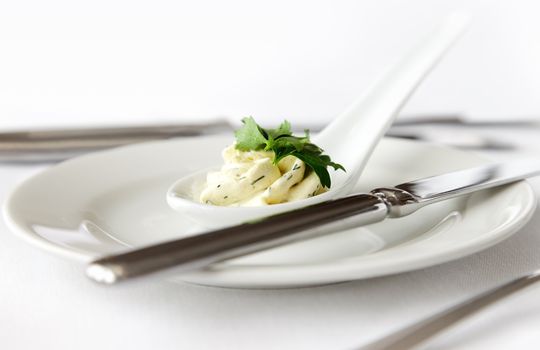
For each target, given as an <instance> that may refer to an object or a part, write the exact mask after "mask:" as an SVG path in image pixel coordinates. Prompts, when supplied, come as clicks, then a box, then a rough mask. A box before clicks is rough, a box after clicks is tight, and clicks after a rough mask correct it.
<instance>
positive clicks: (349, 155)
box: [314, 13, 468, 184]
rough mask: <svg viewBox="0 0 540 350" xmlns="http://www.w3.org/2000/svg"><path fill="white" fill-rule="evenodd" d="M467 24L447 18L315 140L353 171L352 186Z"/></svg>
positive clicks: (460, 17)
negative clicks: (391, 127) (421, 84)
mask: <svg viewBox="0 0 540 350" xmlns="http://www.w3.org/2000/svg"><path fill="white" fill-rule="evenodd" d="M467 23H468V16H467V15H465V14H459V13H455V14H453V15H450V16H449V17H447V18H446V19H445V21H444V22H443V23H442V25H440V26H439V27H438V28H436V30H435V31H433V32H432V33H431V35H430V36H429V37H428V38H426V39H425V40H424V41H422V42H421V43H420V45H418V46H416V47H414V48H413V50H412V51H410V52H409V53H408V54H406V55H405V56H404V57H402V58H401V59H400V60H399V61H398V62H397V63H396V64H394V65H393V66H391V67H390V69H389V70H388V71H386V72H385V73H384V74H383V75H382V76H381V77H380V78H379V79H378V80H377V81H375V83H374V84H373V85H372V86H371V87H370V88H368V89H367V91H366V93H365V94H364V95H363V96H361V97H360V98H359V99H358V100H357V101H356V102H354V103H353V104H352V105H351V106H350V107H349V108H348V109H346V110H345V111H344V112H343V113H342V114H341V115H339V116H338V117H337V118H336V119H334V120H333V121H332V122H331V123H330V124H329V125H328V126H327V127H326V128H325V129H324V130H322V131H321V133H320V134H319V135H317V136H316V137H315V138H314V139H315V142H316V143H317V144H319V145H320V146H321V147H322V148H323V149H324V150H325V151H326V152H327V153H328V154H331V155H332V156H333V157H335V158H336V161H337V162H339V163H341V164H343V165H344V166H345V168H346V169H347V170H348V171H349V175H348V176H349V180H348V183H349V184H354V183H356V180H357V179H358V177H359V176H360V174H361V172H362V171H363V169H364V167H365V164H366V162H367V161H368V159H369V157H370V156H371V154H372V152H373V150H374V148H375V146H376V145H377V143H378V141H379V140H380V139H381V138H382V137H383V135H384V134H385V132H386V131H387V130H388V129H389V128H390V126H391V124H392V123H393V121H394V119H395V118H396V116H397V114H398V113H399V111H400V110H401V108H402V107H403V105H404V104H405V103H406V102H407V100H408V99H409V98H410V96H411V95H412V94H413V92H414V91H415V90H416V88H417V87H418V85H419V84H420V83H421V82H422V80H423V79H424V78H425V77H426V76H427V74H428V73H429V72H430V71H431V70H432V68H433V67H434V66H435V65H436V64H437V63H438V62H439V60H440V59H441V58H442V57H443V55H444V54H445V53H446V52H447V51H448V50H449V49H450V47H451V46H452V45H453V43H454V42H455V41H456V40H457V39H458V38H459V37H460V35H461V34H462V33H463V32H464V30H465V28H466V26H467ZM338 141H339V142H338ZM351 150H355V151H354V152H351Z"/></svg>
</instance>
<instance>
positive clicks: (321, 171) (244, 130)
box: [234, 117, 345, 188]
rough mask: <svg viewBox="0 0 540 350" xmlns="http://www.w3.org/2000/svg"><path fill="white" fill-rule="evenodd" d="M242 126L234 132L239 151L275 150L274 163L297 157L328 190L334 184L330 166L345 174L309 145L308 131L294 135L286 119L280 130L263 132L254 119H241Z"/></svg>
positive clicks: (316, 148) (318, 149)
mask: <svg viewBox="0 0 540 350" xmlns="http://www.w3.org/2000/svg"><path fill="white" fill-rule="evenodd" d="M242 123H243V124H244V125H243V126H242V127H241V128H240V129H238V130H237V131H236V132H235V133H234V134H235V136H236V148H237V149H239V150H241V151H251V150H253V151H259V150H265V151H273V152H274V154H275V157H274V164H277V163H278V162H279V161H280V160H281V159H283V158H285V157H286V156H289V155H292V156H295V157H297V158H298V159H300V160H302V161H303V162H304V163H305V164H306V165H307V166H308V167H309V168H311V169H312V170H313V171H314V172H315V174H317V176H318V177H319V180H320V181H321V185H323V186H324V187H328V188H330V186H331V184H332V183H331V180H330V174H329V172H328V167H332V168H334V170H343V171H345V168H344V167H343V166H342V165H341V164H338V163H334V162H332V160H331V159H330V157H329V156H328V155H326V154H323V152H324V151H323V150H322V149H321V148H320V147H319V146H317V145H315V144H313V143H311V142H310V139H309V130H306V131H305V133H306V134H305V136H303V137H299V136H293V134H292V132H291V123H289V122H288V121H286V120H285V121H284V122H283V123H281V124H280V125H279V126H278V128H277V129H264V128H262V127H261V126H259V125H258V124H257V123H256V122H255V119H253V117H247V118H244V119H242Z"/></svg>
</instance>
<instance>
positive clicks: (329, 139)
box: [167, 14, 468, 228]
mask: <svg viewBox="0 0 540 350" xmlns="http://www.w3.org/2000/svg"><path fill="white" fill-rule="evenodd" d="M467 23H468V16H467V15H463V14H453V15H451V16H449V17H448V18H447V19H446V20H445V21H444V22H443V24H442V25H441V26H440V27H439V28H437V30H435V31H434V32H433V33H432V35H431V36H429V37H428V38H427V39H426V40H425V41H423V42H422V43H421V44H420V45H419V46H418V47H416V48H414V49H413V50H412V51H411V52H410V53H408V54H407V55H405V56H404V57H403V58H402V59H401V60H400V61H398V62H397V64H395V65H393V66H392V67H391V68H390V69H389V70H388V71H387V72H386V73H385V74H383V75H382V77H381V78H380V79H379V80H377V81H376V82H375V83H374V84H373V85H372V86H371V88H369V89H368V90H367V92H366V93H365V94H364V95H363V96H361V97H360V98H359V99H358V100H357V101H356V102H355V103H353V104H352V105H351V106H350V107H349V108H348V109H347V110H345V112H343V113H342V114H341V115H339V116H338V117H337V118H335V119H334V120H333V121H332V122H331V123H330V124H329V125H328V126H327V127H326V128H324V130H322V131H321V132H320V133H319V134H318V135H317V136H315V137H314V138H313V142H314V143H315V144H317V145H319V146H320V147H321V148H323V149H324V150H325V153H326V154H329V155H330V156H331V157H332V159H334V160H335V161H336V162H337V163H340V164H342V165H343V166H344V167H345V169H347V172H341V171H338V172H332V173H331V177H332V187H331V188H330V189H329V190H328V191H327V192H324V193H322V194H319V195H317V196H314V197H310V198H307V199H302V200H298V201H294V202H287V203H281V204H273V205H266V206H260V207H231V206H228V207H222V206H214V205H207V204H203V203H199V201H198V199H199V195H200V193H201V190H202V189H203V187H204V184H205V182H206V174H207V173H208V172H209V171H212V170H217V169H218V168H217V167H216V168H212V169H205V170H202V171H198V172H195V173H193V174H190V175H188V176H186V177H183V178H181V179H179V180H178V181H177V182H175V183H174V184H173V185H172V186H171V188H170V189H169V191H168V192H167V202H168V204H169V205H170V206H171V208H173V209H175V210H177V211H179V212H181V213H182V214H184V215H185V216H188V217H190V218H191V219H193V220H194V221H196V222H198V223H199V224H201V225H203V226H206V227H212V228H216V227H223V226H228V225H233V224H239V223H242V222H245V221H249V220H253V219H256V218H260V217H265V216H269V215H273V214H278V213H282V212H285V211H290V210H293V209H297V208H300V207H303V206H308V205H312V204H316V203H319V202H322V201H326V200H329V199H332V198H337V197H341V196H343V195H346V194H348V193H349V192H350V191H351V190H352V187H353V186H354V185H355V184H356V183H357V182H358V179H359V177H360V175H361V173H362V171H363V170H364V167H365V165H366V163H367V161H368V159H369V157H370V156H371V154H372V153H373V150H374V149H375V146H376V145H377V143H378V141H379V140H380V139H381V138H382V137H383V135H384V134H385V133H386V131H387V130H388V128H389V127H390V125H391V124H392V123H393V121H394V119H395V117H396V116H397V114H398V112H399V111H400V110H401V108H402V107H403V105H404V104H405V102H406V101H407V100H408V99H409V98H410V96H411V95H412V93H413V92H414V91H415V90H416V88H417V86H418V85H419V84H420V82H421V81H422V80H423V79H424V78H425V76H426V75H427V74H428V73H429V72H430V71H431V69H432V68H433V67H434V66H435V65H436V64H437V63H438V61H439V60H440V58H441V57H442V56H443V55H444V54H445V53H446V51H447V50H448V49H449V48H450V47H451V46H452V44H453V43H454V42H455V41H456V40H457V38H458V37H459V36H460V34H461V33H462V32H463V31H464V29H465V27H466V24H467Z"/></svg>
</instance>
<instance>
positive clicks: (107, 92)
mask: <svg viewBox="0 0 540 350" xmlns="http://www.w3.org/2000/svg"><path fill="white" fill-rule="evenodd" d="M254 3H256V2H250V1H247V2H246V1H241V0H235V1H231V2H220V1H213V2H209V3H208V2H207V1H204V2H203V1H201V2H182V1H173V2H167V1H151V2H148V3H146V4H145V2H144V1H142V2H131V1H123V0H118V1H105V2H100V1H96V2H92V3H79V2H64V1H60V0H54V1H47V2H43V1H29V2H27V1H18V2H6V3H5V4H2V5H0V76H1V78H0V129H1V130H7V129H13V128H27V127H30V126H36V125H37V126H55V125H62V126H63V125H72V126H75V125H88V124H95V123H98V124H105V123H107V124H118V123H125V122H144V123H152V122H155V121H158V120H163V121H172V120H175V121H176V120H179V119H180V120H186V119H187V118H188V117H190V118H192V119H193V118H197V117H200V116H214V115H221V114H225V115H229V116H234V117H235V118H236V117H237V116H242V115H248V114H253V115H254V116H255V117H257V118H259V119H263V120H267V121H268V120H281V119H282V118H284V117H287V118H289V119H291V120H293V121H304V122H314V121H325V120H327V119H328V117H329V116H332V115H335V114H336V113H337V112H339V111H340V110H342V109H343V108H344V107H345V106H346V105H347V104H348V103H350V102H351V101H352V99H353V98H354V97H356V96H357V95H358V93H359V92H361V91H363V89H365V88H366V87H367V86H368V85H369V84H370V82H371V81H372V80H373V78H374V77H375V76H376V75H377V74H378V73H379V72H380V71H381V69H383V68H384V66H385V65H386V64H388V63H389V62H392V61H393V60H394V58H395V55H397V54H400V53H402V52H403V51H404V50H405V49H406V48H408V47H410V45H411V44H412V43H413V42H414V40H413V38H415V37H417V36H420V35H423V33H424V32H425V29H426V28H427V27H429V26H431V25H432V24H433V23H434V22H435V21H436V20H437V19H440V18H441V17H442V16H443V15H444V14H445V13H448V12H449V11H451V10H453V9H460V8H465V9H469V10H471V11H472V12H473V13H474V14H475V15H476V22H475V25H474V26H473V27H472V28H471V31H470V33H469V34H467V36H466V37H464V39H463V41H462V42H460V43H459V45H458V46H456V48H455V50H454V51H453V52H452V53H451V54H450V56H449V57H448V58H447V59H446V60H445V61H444V62H443V64H442V65H441V66H440V67H439V68H438V69H437V70H436V71H435V72H434V74H433V76H432V77H430V78H429V79H428V81H427V82H426V84H425V85H423V87H422V88H421V89H420V91H419V92H418V94H417V95H416V96H415V98H414V99H413V100H412V101H411V103H410V104H409V105H408V107H407V108H408V109H407V111H408V112H426V113H427V112H439V111H450V112H454V111H467V112H469V113H470V114H471V115H473V116H475V117H484V116H487V117H493V116H506V117H507V119H508V118H512V117H514V116H519V115H525V114H534V113H540V105H539V104H538V101H539V99H538V94H539V90H538V86H540V75H539V74H538V72H539V68H538V67H540V65H538V62H539V60H538V55H539V53H540V45H539V41H538V40H537V38H538V37H539V36H540V25H539V24H538V23H539V22H538V20H537V17H538V10H539V9H538V2H536V1H534V0H529V1H527V0H520V1H497V2H487V1H482V0H474V1H469V0H467V1H466V0H451V1H446V0H445V1H437V2H434V1H429V0H413V1H407V2H396V1H363V2H360V1H351V2H335V1H321V2H314V1H297V2H291V1H284V2H281V1H276V2H271V3H269V2H267V3H266V5H263V4H261V3H259V4H258V5H255V4H254ZM182 116H183V117H182ZM236 119H237V118H236ZM493 132H494V133H495V134H498V135H500V136H501V137H504V138H505V139H507V140H508V141H511V142H518V143H521V148H520V149H519V150H518V151H517V152H515V153H503V154H495V153H493V154H490V156H492V157H495V158H500V159H505V158H508V157H510V158H511V157H515V156H516V155H523V154H529V155H531V154H538V152H539V151H540V139H539V138H538V134H539V133H538V130H512V131H511V130H498V131H497V130H495V131H493ZM44 167H45V166H39V167H38V166H7V165H0V201H3V199H4V198H5V196H6V194H7V192H8V191H9V190H10V189H12V188H13V187H14V186H15V185H16V184H17V183H18V182H20V181H21V180H23V179H24V178H26V177H27V176H29V175H31V174H32V173H35V172H36V171H39V170H41V169H43V168H44ZM531 183H532V184H533V185H534V187H535V189H536V191H537V192H540V181H539V180H538V179H535V180H533V181H531ZM51 205H54V203H51ZM535 268H540V213H536V214H535V216H534V217H533V218H532V220H531V221H530V222H529V223H528V224H527V225H526V226H525V227H524V228H523V229H521V230H520V231H519V232H518V233H517V234H516V235H514V236H513V237H511V238H510V239H508V240H506V241H504V242H502V243H500V244H498V245H496V246H494V247H492V248H490V249H487V250H486V251H483V252H480V253H477V254H473V255H471V256H469V257H466V258H463V259H460V260H458V261H454V262H450V263H446V264H443V265H440V266H435V267H431V268H427V269H423V270H419V271H415V272H410V273H404V274H400V275H396V276H389V277H384V278H375V279H370V280H365V281H356V282H350V283H343V284H337V285H329V286H322V287H317V288H302V289H290V290H233V289H220V288H209V287H200V286H193V285H188V284H172V283H167V282H156V281H152V282H147V281H141V282H140V283H138V284H125V285H119V286H115V287H112V288H111V287H101V286H97V285H95V284H93V283H90V282H89V281H88V280H87V279H86V277H85V276H84V274H83V267H82V266H79V265H77V264H73V263H72V262H70V261H66V260H63V259H61V258H58V257H56V256H53V255H51V254H49V253H46V252H43V251H41V250H39V249H37V248H34V247H31V246H29V245H28V244H27V243H26V242H24V241H22V240H20V239H18V238H17V237H15V236H13V235H12V234H10V233H9V232H8V230H7V228H6V226H5V224H4V223H3V221H2V222H0V348H1V349H9V350H12V349H58V350H63V349H100V348H105V349H109V348H111V349H112V348H122V349H130V350H137V349H150V348H152V349H160V350H162V349H163V350H167V349H351V348H354V347H357V346H360V345H362V344H365V343H366V342H368V341H370V340H373V339H375V338H377V337H379V336H382V335H384V334H386V333H388V332H391V331H392V330H395V329H398V328H400V327H402V326H405V325H407V324H408V323H410V322H413V321H415V320H418V319H420V318H422V317H424V316H426V315H429V314H431V313H433V312H436V311H438V310H440V309H442V308H444V307H447V306H449V305H452V304H454V303H456V302H459V301H461V300H463V299H465V298H468V297H470V296H472V295H474V294H476V293H479V292H481V291H484V290H486V289H488V288H490V287H492V286H494V285H496V284H498V283H501V282H504V281H506V280H508V279H511V278H512V277H514V276H517V275H519V274H520V273H523V272H526V271H530V270H533V269H535ZM539 296H540V286H536V287H531V288H530V289H528V290H527V291H524V292H523V293H521V294H520V295H516V296H515V297H512V298H509V299H507V300H505V301H504V302H502V303H500V304H498V305H496V306H494V307H492V308H490V309H488V310H486V311H485V312H482V313H480V314H478V315H477V316H475V317H474V318H472V319H470V320H468V321H467V322H465V323H463V324H462V325H461V326H459V327H457V328H455V329H454V330H453V331H451V332H449V333H446V334H444V335H443V336H441V337H439V338H437V339H435V340H434V341H433V342H431V343H430V345H428V346H427V348H431V349H445V348H449V349H456V348H466V349H471V348H474V349H478V348H481V349H510V348H512V349H536V348H538V344H540V298H539Z"/></svg>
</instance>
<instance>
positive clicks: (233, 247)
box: [86, 160, 540, 284]
mask: <svg viewBox="0 0 540 350" xmlns="http://www.w3.org/2000/svg"><path fill="white" fill-rule="evenodd" d="M539 174H540V165H539V162H538V161H531V160H520V161H513V162H508V163H503V164H489V165H484V166H479V167H475V168H471V169H465V170H460V171H456V172H451V173H446V174H441V175H437V176H432V177H428V178H424V179H419V180H416V181H411V182H407V183H403V184H399V185H397V186H394V187H388V188H377V189H374V190H372V191H370V192H369V193H360V194H353V195H350V196H347V197H344V198H339V199H334V200H330V201H326V202H322V203H318V204H315V205H312V206H308V207H304V208H300V209H297V210H293V211H289V212H285V213H282V214H277V215H273V216H270V217H266V218H262V219H259V220H256V221H252V222H248V223H244V224H241V225H237V226H232V227H226V228H223V229H219V230H215V231H211V232H208V233H203V234H199V235H196V236H191V237H187V238H181V239H177V240H173V241H169V242H165V243H160V244H156V245H151V246H147V247H144V248H139V249H135V250H131V251H128V252H124V253H120V254H116V255H110V256H106V257H103V258H100V259H98V260H95V261H93V262H91V263H90V264H89V265H88V267H87V269H86V274H87V276H88V277H89V278H90V279H92V280H94V281H96V282H99V283H104V284H113V283H116V282H119V281H123V280H127V279H131V278H134V277H138V276H143V275H148V274H152V273H156V272H160V271H163V272H170V273H184V272H188V271H192V270H195V269H200V268H203V267H206V266H208V265H210V264H212V263H216V262H220V261H223V260H227V259H231V258H235V257H238V256H242V255H246V254H250V253H254V252H257V251H261V250H264V249H269V248H273V247H277V246H280V245H283V244H287V243H292V242H296V241H299V240H303V239H308V238H314V237H317V236H320V235H324V234H328V233H332V232H337V231H341V230H345V229H350V228H353V227H358V226H362V225H367V224H371V223H375V222H379V221H383V220H385V219H386V218H399V217H403V216H406V215H410V214H412V213H414V212H415V211H417V210H419V209H420V208H422V207H425V206H426V205H430V204H432V203H436V202H440V201H443V200H447V199H450V198H454V197H457V196H462V195H466V194H470V193H472V192H475V191H480V190H483V189H487V188H491V187H496V186H501V185H504V184H508V183H512V182H515V181H518V180H521V179H524V178H527V177H531V176H535V175H539Z"/></svg>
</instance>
